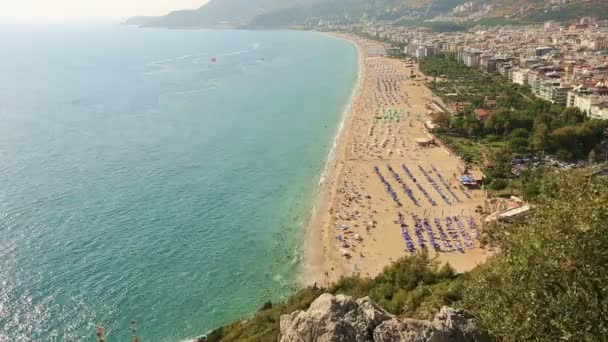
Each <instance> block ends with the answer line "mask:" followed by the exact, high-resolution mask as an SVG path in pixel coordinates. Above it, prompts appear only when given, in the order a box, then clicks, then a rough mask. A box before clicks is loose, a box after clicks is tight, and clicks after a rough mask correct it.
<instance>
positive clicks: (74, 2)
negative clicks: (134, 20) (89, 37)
mask: <svg viewBox="0 0 608 342" xmlns="http://www.w3.org/2000/svg"><path fill="white" fill-rule="evenodd" d="M207 1H208V0H0V21H1V20H87V19H125V18H128V17H132V16H138V15H162V14H166V13H169V12H171V11H173V10H177V9H190V8H198V7H201V6H202V5H203V4H204V3H206V2H207Z"/></svg>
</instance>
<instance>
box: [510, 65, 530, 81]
mask: <svg viewBox="0 0 608 342" xmlns="http://www.w3.org/2000/svg"><path fill="white" fill-rule="evenodd" d="M528 72H529V70H528V69H517V70H513V83H517V84H519V85H526V84H528Z"/></svg>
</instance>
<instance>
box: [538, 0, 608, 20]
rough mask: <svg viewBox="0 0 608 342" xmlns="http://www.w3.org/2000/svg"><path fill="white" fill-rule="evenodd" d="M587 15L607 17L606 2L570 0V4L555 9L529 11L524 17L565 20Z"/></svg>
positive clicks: (598, 0)
mask: <svg viewBox="0 0 608 342" xmlns="http://www.w3.org/2000/svg"><path fill="white" fill-rule="evenodd" d="M587 16H592V17H598V18H600V19H608V3H607V2H606V1H603V0H590V1H586V2H582V1H572V2H571V3H570V4H568V5H567V6H564V7H562V8H561V9H559V10H557V11H553V10H546V11H534V12H532V13H530V14H529V15H528V16H527V18H526V19H527V20H532V21H537V22H543V21H547V20H555V21H561V22H567V21H572V20H576V19H578V18H581V17H587Z"/></svg>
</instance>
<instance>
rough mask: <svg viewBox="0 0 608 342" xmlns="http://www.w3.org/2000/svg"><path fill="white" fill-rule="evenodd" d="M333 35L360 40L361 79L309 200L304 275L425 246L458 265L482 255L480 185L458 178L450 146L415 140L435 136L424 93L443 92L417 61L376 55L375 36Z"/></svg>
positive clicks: (360, 267)
mask: <svg viewBox="0 0 608 342" xmlns="http://www.w3.org/2000/svg"><path fill="white" fill-rule="evenodd" d="M336 36H338V37H340V38H343V39H347V40H349V41H351V42H353V43H354V44H355V45H356V46H357V47H358V51H359V68H360V70H359V82H358V85H357V88H356V89H355V92H354V94H353V98H352V100H351V104H350V108H349V110H348V111H347V113H346V114H345V118H344V122H343V123H342V129H341V130H340V131H339V133H338V137H337V140H336V145H335V147H334V150H333V154H332V156H331V158H330V160H329V161H328V164H327V169H326V173H325V175H324V177H323V181H322V183H321V184H320V188H319V194H318V196H317V198H316V201H315V208H314V211H313V215H312V217H311V220H310V224H309V229H308V230H307V234H306V240H305V243H304V272H303V279H302V280H303V282H304V283H307V284H312V283H315V282H316V283H318V284H324V285H325V284H328V283H331V282H334V281H336V280H338V279H339V278H340V277H341V276H345V275H353V274H359V275H361V276H375V275H377V274H378V273H380V272H381V271H382V269H383V268H384V267H385V266H387V265H389V264H390V263H391V262H394V261H395V260H397V259H399V258H401V257H404V256H408V255H412V254H413V253H419V252H420V251H421V250H423V249H426V250H427V251H428V252H429V254H430V255H431V256H432V257H437V259H438V260H439V261H440V262H449V263H450V264H451V265H452V266H453V267H454V268H455V269H456V270H457V271H459V272H464V271H468V270H470V269H472V268H474V267H475V266H477V265H478V264H480V263H483V262H484V261H485V260H486V258H487V256H488V254H489V253H488V252H487V251H485V250H484V249H481V248H480V247H479V242H478V241H477V239H476V235H477V229H479V228H478V227H479V226H480V224H481V219H482V218H481V217H480V216H479V215H478V214H476V208H477V207H479V206H483V205H484V203H485V198H486V197H485V193H484V192H483V191H481V190H473V191H469V190H466V189H464V188H462V187H461V186H460V184H459V181H458V180H459V176H460V175H461V174H462V172H463V170H464V163H463V162H462V161H461V160H459V159H458V158H457V157H456V156H454V155H453V154H452V153H451V152H450V151H448V150H447V149H445V148H443V147H442V146H437V145H434V146H428V147H425V146H421V145H420V143H421V142H422V141H420V139H422V140H426V139H431V138H432V136H431V135H430V134H429V133H427V132H426V130H425V127H424V122H425V121H427V120H430V117H429V114H430V112H431V110H432V109H431V108H432V107H431V106H430V99H433V100H436V101H438V102H441V100H440V99H438V98H436V97H434V96H433V94H432V93H431V91H430V90H429V89H428V88H427V87H426V86H425V85H424V82H423V80H422V78H423V76H422V75H421V74H420V72H419V71H418V70H417V68H416V65H415V64H408V63H406V62H404V61H401V60H397V59H390V58H386V57H383V56H382V54H383V53H384V46H383V45H382V44H380V43H377V42H373V41H369V40H365V39H363V38H360V37H356V36H350V35H336ZM412 75H417V77H415V78H413V77H411V76H412ZM416 139H418V141H417V140H416ZM404 165H405V167H406V168H407V171H409V174H408V172H406V170H405V169H404V167H403V166H404ZM376 168H377V169H376ZM395 176H397V177H395ZM387 188H388V189H391V190H388V189H387ZM391 191H392V192H393V193H394V195H395V198H393V196H391V194H390V192H391ZM407 191H411V193H410V195H408V194H407ZM425 192H426V195H425ZM417 222H418V224H419V226H418V227H416V223H417ZM425 223H426V224H425ZM406 236H409V238H410V240H411V244H410V245H409V246H408V244H407V242H406ZM433 240H434V241H435V245H433V244H432V241H433ZM412 245H413V246H412ZM422 245H423V246H422Z"/></svg>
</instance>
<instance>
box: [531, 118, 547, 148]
mask: <svg viewBox="0 0 608 342" xmlns="http://www.w3.org/2000/svg"><path fill="white" fill-rule="evenodd" d="M532 147H533V148H534V149H536V150H540V151H545V150H546V149H547V148H548V147H549V128H548V127H547V125H546V124H545V123H543V122H539V123H537V124H536V125H535V127H534V134H533V135H532Z"/></svg>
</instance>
